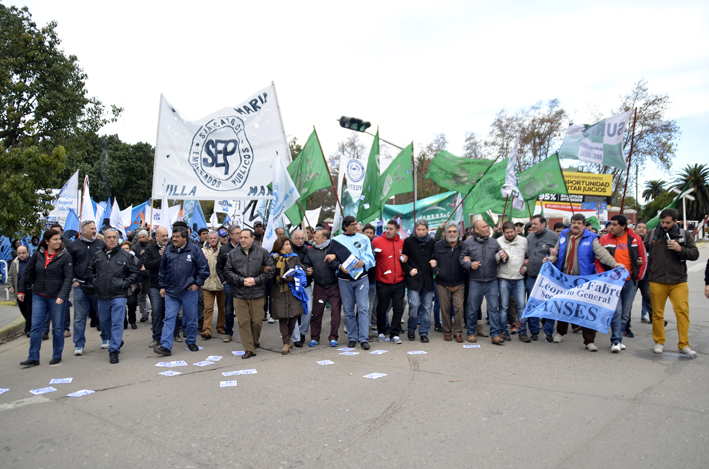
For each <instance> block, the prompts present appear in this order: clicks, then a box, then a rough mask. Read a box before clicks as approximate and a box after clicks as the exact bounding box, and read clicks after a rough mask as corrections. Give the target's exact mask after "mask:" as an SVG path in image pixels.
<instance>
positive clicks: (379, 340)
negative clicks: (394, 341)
mask: <svg viewBox="0 0 709 469" xmlns="http://www.w3.org/2000/svg"><path fill="white" fill-rule="evenodd" d="M377 342H384V334H379V335H378V336H377Z"/></svg>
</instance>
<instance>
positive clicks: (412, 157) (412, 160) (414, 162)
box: [411, 140, 418, 224]
mask: <svg viewBox="0 0 709 469" xmlns="http://www.w3.org/2000/svg"><path fill="white" fill-rule="evenodd" d="M411 166H412V168H413V170H414V224H416V198H417V197H418V187H417V184H416V182H417V181H416V160H415V159H414V142H413V140H412V141H411Z"/></svg>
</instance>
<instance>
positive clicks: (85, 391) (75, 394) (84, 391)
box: [66, 389, 96, 397]
mask: <svg viewBox="0 0 709 469" xmlns="http://www.w3.org/2000/svg"><path fill="white" fill-rule="evenodd" d="M95 392H96V391H92V390H91V389H82V390H81V391H76V392H72V393H71V394H67V395H66V396H67V397H82V396H88V395H89V394H93V393H95Z"/></svg>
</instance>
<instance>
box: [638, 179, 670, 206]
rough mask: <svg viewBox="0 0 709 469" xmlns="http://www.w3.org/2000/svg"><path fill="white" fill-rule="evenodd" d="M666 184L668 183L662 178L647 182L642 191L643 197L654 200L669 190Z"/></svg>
mask: <svg viewBox="0 0 709 469" xmlns="http://www.w3.org/2000/svg"><path fill="white" fill-rule="evenodd" d="M666 184H667V183H666V182H665V181H662V180H661V179H653V180H652V181H647V182H645V190H644V191H643V193H642V196H643V199H645V200H647V201H648V202H652V201H653V200H655V199H657V198H658V197H660V196H661V195H662V194H664V193H665V192H667V188H666V187H665V185H666Z"/></svg>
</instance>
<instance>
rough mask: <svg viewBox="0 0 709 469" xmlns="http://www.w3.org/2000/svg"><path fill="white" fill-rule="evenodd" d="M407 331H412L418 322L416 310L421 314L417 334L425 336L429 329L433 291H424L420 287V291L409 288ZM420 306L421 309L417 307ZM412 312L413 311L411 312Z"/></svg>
mask: <svg viewBox="0 0 709 469" xmlns="http://www.w3.org/2000/svg"><path fill="white" fill-rule="evenodd" d="M408 296H409V323H408V326H409V327H408V329H409V332H414V331H415V330H416V326H417V323H418V317H417V316H418V315H417V314H416V312H417V311H418V312H419V314H420V315H421V326H420V327H419V336H421V337H426V336H427V335H428V331H430V330H431V305H432V303H433V292H432V291H426V290H425V288H422V289H421V291H413V290H409V294H408ZM419 307H422V308H423V310H421V309H419ZM412 312H413V313H412Z"/></svg>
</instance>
